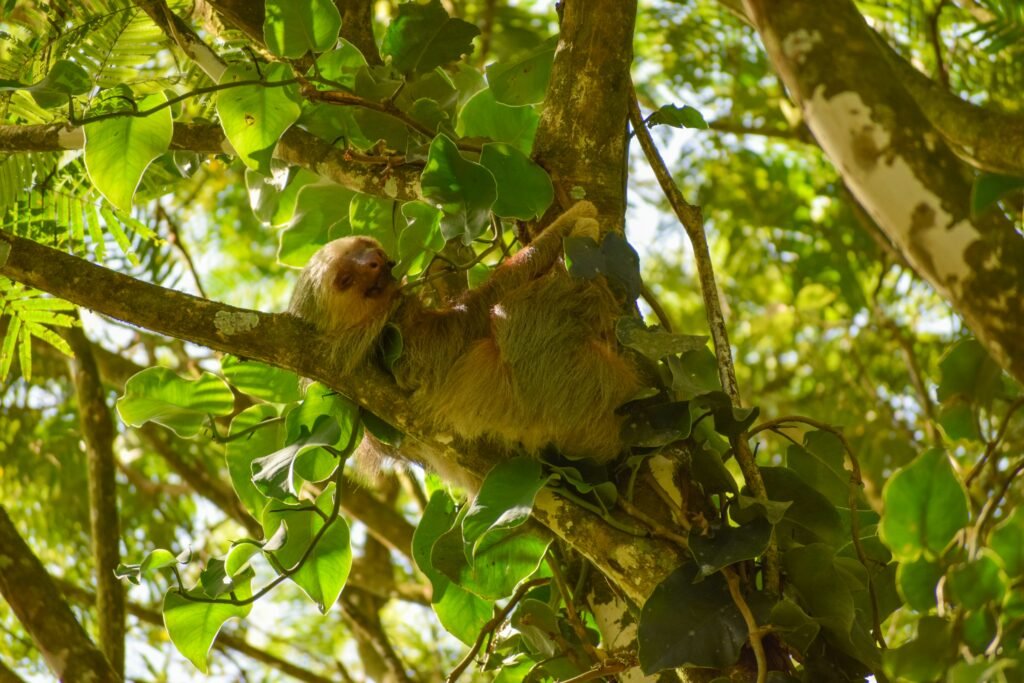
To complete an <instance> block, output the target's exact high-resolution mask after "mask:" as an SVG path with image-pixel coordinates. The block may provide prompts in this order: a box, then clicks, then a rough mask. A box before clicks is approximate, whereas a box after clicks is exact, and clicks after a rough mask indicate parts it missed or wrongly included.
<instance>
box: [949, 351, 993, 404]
mask: <svg viewBox="0 0 1024 683" xmlns="http://www.w3.org/2000/svg"><path fill="white" fill-rule="evenodd" d="M939 373H940V375H941V379H940V380H939V388H938V392H937V393H938V398H939V401H941V402H943V403H945V402H946V401H948V400H949V399H950V398H952V397H954V396H962V397H964V398H966V399H967V400H968V401H970V402H971V403H979V404H981V405H986V406H987V405H988V404H990V403H991V402H992V399H993V398H995V397H996V396H998V395H999V394H1000V391H1001V389H1002V373H1003V371H1002V368H1000V367H999V365H998V364H997V363H996V362H995V361H994V360H992V358H991V356H989V355H988V352H987V351H985V348H984V347H983V346H982V345H981V344H979V343H978V341H977V340H976V339H964V340H961V341H959V342H957V343H956V344H955V345H954V346H953V347H952V348H951V349H950V350H949V351H947V352H946V354H945V355H944V356H943V357H942V360H940V361H939Z"/></svg>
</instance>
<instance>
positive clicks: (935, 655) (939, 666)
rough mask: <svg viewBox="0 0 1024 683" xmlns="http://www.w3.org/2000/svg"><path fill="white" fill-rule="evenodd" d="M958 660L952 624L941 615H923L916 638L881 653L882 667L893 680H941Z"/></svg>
mask: <svg viewBox="0 0 1024 683" xmlns="http://www.w3.org/2000/svg"><path fill="white" fill-rule="evenodd" d="M955 660H956V646H955V644H954V641H953V637H952V633H951V629H950V625H949V623H947V622H946V620H945V619H941V618H939V617H923V618H922V619H921V621H919V622H918V624H917V637H916V638H914V639H913V640H911V641H910V642H908V643H906V644H905V645H901V646H900V647H897V648H891V649H889V650H886V651H885V652H884V653H883V654H882V666H883V669H884V671H885V673H886V675H887V676H889V677H890V679H892V680H896V679H899V680H906V681H922V682H924V681H935V680H940V679H941V678H942V676H943V675H944V674H945V672H946V669H947V668H948V667H949V665H950V664H952V663H953V662H954V661H955Z"/></svg>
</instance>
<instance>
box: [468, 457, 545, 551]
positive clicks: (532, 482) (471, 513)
mask: <svg viewBox="0 0 1024 683" xmlns="http://www.w3.org/2000/svg"><path fill="white" fill-rule="evenodd" d="M550 479H551V477H550V476H549V475H545V474H544V471H543V470H542V469H541V466H540V463H539V462H537V461H536V460H535V459H533V458H530V457H526V456H520V457H517V458H512V459H511V460H506V461H504V462H501V463H498V464H497V465H495V466H494V468H493V469H491V471H490V472H488V473H487V477H485V478H484V482H483V484H482V485H481V486H480V492H479V493H477V495H476V498H475V499H474V500H473V504H472V505H470V506H469V510H468V511H467V512H466V516H465V517H464V518H463V520H462V534H463V538H464V540H465V543H466V555H467V557H469V558H473V557H474V556H475V554H476V550H477V549H478V548H479V547H480V546H481V545H483V544H484V542H485V541H486V539H487V536H488V535H489V534H493V533H495V532H499V531H504V530H508V529H514V528H515V527H517V526H519V525H520V524H522V523H523V522H525V521H526V520H527V519H529V517H530V512H531V511H532V510H533V501H534V499H535V498H536V497H537V494H538V493H539V492H540V490H541V489H542V488H544V485H545V484H547V483H548V481H550Z"/></svg>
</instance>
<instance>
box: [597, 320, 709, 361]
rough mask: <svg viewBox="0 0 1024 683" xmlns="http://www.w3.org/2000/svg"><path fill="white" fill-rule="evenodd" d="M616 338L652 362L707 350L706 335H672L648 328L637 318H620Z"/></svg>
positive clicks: (653, 327)
mask: <svg viewBox="0 0 1024 683" xmlns="http://www.w3.org/2000/svg"><path fill="white" fill-rule="evenodd" d="M615 337H616V338H617V339H618V340H619V343H620V344H622V345H623V346H628V347H629V348H631V349H634V350H636V351H639V352H640V354H641V355H643V356H644V357H646V358H650V359H651V360H655V361H657V360H661V359H662V358H664V357H666V356H673V355H676V354H679V353H686V352H687V351H697V350H700V349H706V348H707V344H708V338H707V336H706V335H694V334H672V333H671V332H666V331H665V330H663V329H661V327H659V326H657V325H654V326H652V327H647V325H645V324H644V322H643V321H642V320H639V319H637V318H627V317H625V316H623V317H621V318H619V320H618V321H617V322H616V323H615Z"/></svg>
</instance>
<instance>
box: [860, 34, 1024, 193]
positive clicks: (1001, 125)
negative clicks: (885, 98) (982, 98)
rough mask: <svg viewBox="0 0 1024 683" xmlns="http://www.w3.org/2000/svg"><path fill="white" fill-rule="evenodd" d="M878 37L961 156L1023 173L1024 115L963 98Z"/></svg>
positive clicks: (981, 164) (977, 163) (897, 71)
mask: <svg viewBox="0 0 1024 683" xmlns="http://www.w3.org/2000/svg"><path fill="white" fill-rule="evenodd" d="M876 38H877V40H878V42H879V44H880V45H882V47H883V49H884V52H885V55H886V57H887V58H888V60H889V63H890V64H891V65H892V67H893V71H894V73H895V74H896V76H897V77H898V78H899V79H900V82H901V83H902V84H903V86H904V87H905V88H906V89H907V92H909V93H910V94H911V96H912V97H913V98H914V101H915V102H917V105H918V106H919V107H920V108H921V111H922V112H923V113H924V115H925V116H926V117H928V120H929V121H930V122H931V123H932V125H934V126H935V129H936V130H938V131H939V132H940V133H941V134H942V137H944V138H945V139H946V140H947V141H948V142H949V143H950V144H951V145H953V147H954V151H956V153H957V154H958V156H960V157H961V158H963V159H964V160H966V161H967V162H968V163H970V164H972V165H974V166H976V167H978V168H981V169H984V170H986V171H991V172H995V173H1006V174H1009V175H1024V116H1021V115H1019V114H1008V113H1004V112H999V111H994V110H992V109H990V108H988V107H983V106H979V105H977V104H973V103H971V102H967V101H966V100H962V99H960V98H959V97H957V96H956V95H954V94H953V93H951V92H949V90H947V89H946V88H944V87H943V86H941V85H940V84H938V83H936V82H935V81H933V80H932V79H930V78H928V76H926V75H924V74H923V73H921V72H920V71H918V70H917V69H916V68H915V67H914V65H913V64H911V63H910V62H908V61H907V60H906V59H904V58H903V56H902V55H900V54H899V53H898V52H896V51H895V50H894V49H893V48H892V46H890V45H889V44H888V43H887V42H886V41H885V40H884V39H883V38H882V37H881V36H876Z"/></svg>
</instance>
